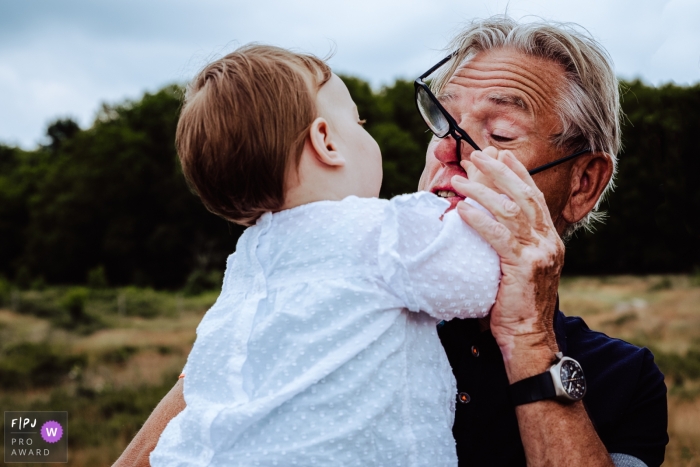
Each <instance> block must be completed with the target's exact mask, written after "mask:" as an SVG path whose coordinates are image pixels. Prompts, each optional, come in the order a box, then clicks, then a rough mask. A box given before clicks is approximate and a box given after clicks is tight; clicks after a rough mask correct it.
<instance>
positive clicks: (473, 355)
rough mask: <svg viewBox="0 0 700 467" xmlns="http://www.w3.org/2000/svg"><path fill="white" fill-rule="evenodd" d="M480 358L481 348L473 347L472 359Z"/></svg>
mask: <svg viewBox="0 0 700 467" xmlns="http://www.w3.org/2000/svg"><path fill="white" fill-rule="evenodd" d="M478 356H479V347H477V346H475V345H472V357H478Z"/></svg>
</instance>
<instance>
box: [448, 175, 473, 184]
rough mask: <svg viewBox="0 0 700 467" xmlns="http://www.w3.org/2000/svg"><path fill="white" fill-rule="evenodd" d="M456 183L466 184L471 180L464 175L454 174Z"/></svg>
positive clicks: (453, 181)
mask: <svg viewBox="0 0 700 467" xmlns="http://www.w3.org/2000/svg"><path fill="white" fill-rule="evenodd" d="M455 183H457V184H461V185H466V184H467V183H469V180H468V179H467V178H465V177H462V176H461V175H454V176H453V177H452V184H455Z"/></svg>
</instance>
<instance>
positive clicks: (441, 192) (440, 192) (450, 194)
mask: <svg viewBox="0 0 700 467" xmlns="http://www.w3.org/2000/svg"><path fill="white" fill-rule="evenodd" d="M435 194H436V195H438V196H439V197H440V198H452V197H455V196H457V193H455V192H454V191H450V190H438V191H436V192H435Z"/></svg>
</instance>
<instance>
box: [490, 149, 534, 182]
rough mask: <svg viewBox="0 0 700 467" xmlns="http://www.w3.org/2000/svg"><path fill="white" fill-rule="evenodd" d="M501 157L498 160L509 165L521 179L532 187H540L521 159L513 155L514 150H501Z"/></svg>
mask: <svg viewBox="0 0 700 467" xmlns="http://www.w3.org/2000/svg"><path fill="white" fill-rule="evenodd" d="M499 156H500V157H499V158H498V160H499V161H501V162H503V163H504V164H505V165H507V166H508V167H509V168H510V170H512V171H513V172H515V175H517V176H518V177H519V178H520V180H522V181H523V182H525V183H526V184H528V185H529V186H530V187H531V188H534V189H538V188H537V184H536V183H535V181H534V180H533V179H532V175H530V173H529V172H528V171H527V168H526V167H525V166H524V165H523V163H522V162H520V160H518V158H517V157H515V155H513V153H512V152H510V151H501V152H500V153H499Z"/></svg>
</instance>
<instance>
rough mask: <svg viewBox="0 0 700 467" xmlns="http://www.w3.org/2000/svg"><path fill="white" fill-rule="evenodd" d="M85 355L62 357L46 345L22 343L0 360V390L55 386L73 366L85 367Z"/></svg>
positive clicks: (58, 352) (6, 352)
mask: <svg viewBox="0 0 700 467" xmlns="http://www.w3.org/2000/svg"><path fill="white" fill-rule="evenodd" d="M86 362H87V358H86V357H85V355H83V354H80V355H66V354H65V352H60V351H59V350H57V349H56V348H55V347H52V346H50V345H49V344H47V343H38V344H35V343H32V342H22V343H20V344H16V345H13V346H10V347H8V348H6V349H5V351H4V352H3V353H2V355H1V356H0V387H2V388H7V389H10V388H14V389H27V388H35V387H45V386H51V385H53V384H56V383H57V382H59V381H60V380H61V379H63V378H64V377H65V376H67V375H68V373H69V372H70V370H71V369H72V368H73V367H74V366H76V365H77V366H80V367H83V366H85V364H86Z"/></svg>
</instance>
